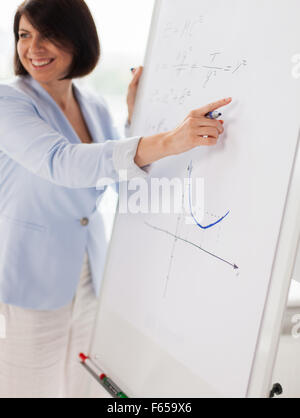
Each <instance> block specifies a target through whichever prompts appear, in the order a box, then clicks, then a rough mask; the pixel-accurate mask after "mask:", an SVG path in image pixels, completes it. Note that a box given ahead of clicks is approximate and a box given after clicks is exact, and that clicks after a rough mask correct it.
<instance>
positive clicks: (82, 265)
mask: <svg viewBox="0 0 300 418" xmlns="http://www.w3.org/2000/svg"><path fill="white" fill-rule="evenodd" d="M14 35H15V59H14V69H15V75H16V77H15V78H14V79H13V80H11V81H10V82H9V83H6V84H5V83H3V84H0V114H1V118H0V159H1V164H0V236H1V240H0V314H2V315H4V316H5V318H6V321H7V338H6V339H5V340H1V341H0V364H1V367H0V397H78V396H80V393H82V392H81V391H82V386H83V383H84V379H85V375H82V370H81V368H80V366H79V365H78V363H77V354H78V352H79V351H84V350H86V349H87V348H88V346H89V342H90V337H91V330H92V326H93V320H94V317H95V312H96V301H97V298H96V296H97V295H98V294H99V292H100V288H101V281H102V274H103V267H104V263H105V256H106V245H107V243H106V239H105V233H104V228H103V219H102V216H101V214H100V213H99V211H98V210H97V201H99V200H100V199H101V198H102V196H103V194H104V191H105V189H104V190H103V189H101V190H97V185H98V184H99V182H100V181H101V180H103V179H108V178H109V179H111V180H112V181H115V182H117V181H119V180H120V176H119V173H120V171H122V172H124V170H126V172H127V179H128V180H130V179H131V178H136V177H140V178H145V177H147V171H146V170H144V168H143V167H144V166H146V165H148V164H151V163H152V162H155V161H157V160H159V159H162V158H164V157H167V156H169V155H175V154H179V153H182V152H185V151H188V150H190V149H192V148H194V147H197V146H199V145H201V146H203V145H206V146H207V145H209V146H212V145H215V144H216V143H217V141H218V138H219V135H220V134H221V133H223V131H224V128H223V126H222V124H221V123H220V122H219V121H217V120H211V119H209V118H207V117H205V115H206V113H207V112H209V111H213V110H215V109H218V108H219V107H221V106H225V105H227V104H228V103H230V99H229V100H228V99H227V100H225V99H224V100H220V101H218V102H216V103H212V104H210V105H207V106H204V107H203V108H200V109H197V110H195V111H193V112H191V113H190V114H189V115H188V116H187V117H186V119H185V120H184V121H183V122H182V123H181V124H180V126H178V128H176V129H175V130H172V131H169V132H163V133H160V134H157V135H153V136H151V137H142V138H141V137H140V136H139V137H133V138H127V139H124V140H122V141H120V137H119V135H118V133H117V132H116V130H115V128H114V125H113V123H112V118H111V115H110V113H109V111H108V109H107V107H106V105H105V101H104V100H103V99H102V98H101V97H99V96H98V95H96V94H93V93H92V92H90V91H85V90H84V89H81V88H80V87H79V86H78V85H77V83H75V82H74V81H73V79H74V78H80V77H83V76H86V75H87V74H89V73H90V72H91V71H93V69H94V68H95V67H96V65H97V63H98V61H99V57H100V43H99V38H98V34H97V30H96V26H95V23H94V20H93V17H92V15H91V13H90V11H89V9H88V7H87V5H86V3H85V2H84V0H26V1H25V2H23V3H22V4H21V5H20V6H19V8H18V10H17V12H16V15H15V19H14ZM141 74H142V68H140V69H139V71H136V72H135V73H134V76H133V79H132V82H131V83H130V86H129V89H128V100H127V104H128V121H130V120H131V117H132V113H133V109H134V104H135V97H136V92H137V88H138V85H139V80H140V77H141Z"/></svg>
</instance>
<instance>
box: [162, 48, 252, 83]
mask: <svg viewBox="0 0 300 418" xmlns="http://www.w3.org/2000/svg"><path fill="white" fill-rule="evenodd" d="M193 55H194V47H193V46H189V47H187V48H185V49H183V50H181V51H179V52H178V54H177V56H176V60H175V62H174V63H170V64H165V63H159V64H157V65H156V67H155V72H156V73H159V72H161V71H175V74H176V76H177V77H180V76H181V75H183V74H184V73H190V74H191V73H192V72H194V71H198V72H199V71H200V72H201V73H203V83H202V86H203V88H206V87H207V85H208V84H209V83H210V82H212V80H213V79H215V78H217V77H218V75H219V74H220V73H228V74H231V75H236V74H238V73H239V72H240V71H241V70H242V69H243V68H245V67H246V66H247V65H248V61H247V60H246V59H245V58H241V59H238V60H236V62H234V63H224V58H223V57H224V54H223V53H222V52H211V53H209V54H208V58H207V60H206V61H204V62H202V63H201V62H197V61H196V60H194V59H193Z"/></svg>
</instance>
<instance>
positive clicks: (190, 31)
mask: <svg viewBox="0 0 300 418" xmlns="http://www.w3.org/2000/svg"><path fill="white" fill-rule="evenodd" d="M203 23H204V16H197V17H196V18H191V19H186V20H185V21H184V22H183V23H182V24H180V25H176V24H175V23H173V22H167V24H166V25H165V26H164V28H163V31H162V36H163V39H168V38H176V37H177V38H179V39H184V38H192V37H193V36H194V35H195V33H196V32H197V30H198V29H200V25H202V24H203Z"/></svg>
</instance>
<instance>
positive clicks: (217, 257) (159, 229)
mask: <svg viewBox="0 0 300 418" xmlns="http://www.w3.org/2000/svg"><path fill="white" fill-rule="evenodd" d="M145 225H147V226H149V227H150V228H152V229H154V230H156V231H159V232H163V233H164V234H167V235H170V236H171V237H173V238H176V239H178V240H179V241H183V242H185V243H186V244H189V245H192V246H193V247H196V248H198V249H199V250H201V251H203V252H204V253H206V254H208V255H210V256H212V257H214V258H216V259H218V260H219V261H222V262H223V263H226V264H228V265H230V266H231V267H233V269H234V270H238V269H239V267H238V266H237V265H236V264H232V263H230V262H229V261H227V260H224V258H221V257H219V256H217V255H216V254H213V253H211V252H209V251H207V250H205V249H204V248H202V247H199V245H197V244H194V243H193V242H191V241H188V240H186V239H184V238H181V237H179V236H178V235H176V234H172V232H169V231H167V230H165V229H161V228H158V227H157V226H154V225H151V224H150V223H149V222H145Z"/></svg>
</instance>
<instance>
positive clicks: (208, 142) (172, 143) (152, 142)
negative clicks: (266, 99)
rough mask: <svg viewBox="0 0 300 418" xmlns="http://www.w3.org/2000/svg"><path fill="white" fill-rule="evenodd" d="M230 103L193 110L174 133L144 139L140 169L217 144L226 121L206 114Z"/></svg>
mask: <svg viewBox="0 0 300 418" xmlns="http://www.w3.org/2000/svg"><path fill="white" fill-rule="evenodd" d="M231 101H232V99H231V98H228V99H223V100H219V101H217V102H214V103H211V104H208V105H206V106H204V107H201V108H200V109H197V110H193V111H192V112H190V113H189V115H188V116H187V117H186V118H185V120H184V121H183V123H182V124H181V125H179V126H178V128H176V129H174V130H173V131H169V132H166V133H162V134H158V135H153V136H150V137H146V138H142V139H141V141H140V143H139V146H138V149H137V153H136V156H135V163H136V164H137V165H138V166H139V167H144V166H146V165H148V164H152V163H153V162H155V161H157V160H160V159H162V158H165V157H169V156H171V155H176V154H181V153H183V152H186V151H189V150H191V149H193V148H195V147H199V146H212V145H216V144H217V142H218V139H219V136H220V135H221V134H222V133H223V132H224V126H223V123H224V122H223V121H218V120H214V119H210V118H208V117H206V116H205V115H206V114H207V113H209V112H213V111H214V110H217V109H219V108H220V107H223V106H227V105H228V104H229V103H231Z"/></svg>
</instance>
